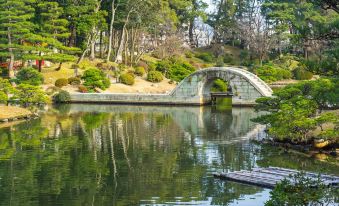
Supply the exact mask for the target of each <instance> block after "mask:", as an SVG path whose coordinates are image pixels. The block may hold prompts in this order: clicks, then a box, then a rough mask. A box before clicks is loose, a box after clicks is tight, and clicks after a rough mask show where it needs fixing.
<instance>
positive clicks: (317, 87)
mask: <svg viewBox="0 0 339 206" xmlns="http://www.w3.org/2000/svg"><path fill="white" fill-rule="evenodd" d="M338 88H339V87H338V79H324V78H322V79H318V80H315V81H305V82H301V83H298V84H294V85H289V86H287V87H285V88H283V89H281V90H279V91H276V92H274V97H263V98H259V99H257V101H256V102H257V105H256V109H257V110H259V111H266V112H269V113H268V114H264V115H262V116H260V117H258V118H256V119H254V121H257V122H259V123H262V124H267V125H268V126H269V129H268V133H269V134H270V135H271V136H272V137H273V138H275V139H276V140H284V141H286V140H288V141H293V142H304V141H308V140H309V139H310V131H313V130H314V129H316V128H317V127H321V125H322V124H324V123H326V122H331V121H334V119H335V118H334V119H333V118H328V117H327V118H325V116H322V115H321V116H317V110H318V109H320V110H321V109H323V108H336V107H338V106H339V105H338V103H339V101H338V100H339V91H338Z"/></svg>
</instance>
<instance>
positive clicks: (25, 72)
mask: <svg viewBox="0 0 339 206" xmlns="http://www.w3.org/2000/svg"><path fill="white" fill-rule="evenodd" d="M16 78H17V80H18V83H19V84H30V85H33V86H39V85H41V84H43V83H44V77H43V76H42V74H41V73H39V72H38V71H37V70H36V69H34V68H23V69H20V71H19V72H18V73H17V75H16Z"/></svg>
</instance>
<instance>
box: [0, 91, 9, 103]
mask: <svg viewBox="0 0 339 206" xmlns="http://www.w3.org/2000/svg"><path fill="white" fill-rule="evenodd" d="M7 101H8V95H7V94H6V93H5V92H3V91H1V90H0V104H1V103H5V104H6V103H7Z"/></svg>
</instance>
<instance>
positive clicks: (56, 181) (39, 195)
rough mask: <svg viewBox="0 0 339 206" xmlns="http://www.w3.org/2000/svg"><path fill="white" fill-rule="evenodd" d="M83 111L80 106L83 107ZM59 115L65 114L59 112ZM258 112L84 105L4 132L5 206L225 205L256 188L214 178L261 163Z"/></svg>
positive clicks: (0, 144) (0, 146) (1, 173)
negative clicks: (254, 120) (255, 139)
mask: <svg viewBox="0 0 339 206" xmlns="http://www.w3.org/2000/svg"><path fill="white" fill-rule="evenodd" d="M82 107H83V108H82ZM60 109H61V111H60ZM253 115H255V113H254V112H253V111H252V110H242V111H236V110H232V111H227V112H226V113H224V112H223V113H218V112H213V113H211V110H209V109H208V108H207V109H201V108H170V107H163V108H160V109H159V108H154V107H124V106H102V105H101V107H96V106H90V105H86V106H81V105H80V106H79V105H75V107H73V106H72V107H71V108H70V107H58V108H51V109H50V110H49V111H48V112H46V114H45V115H44V116H42V118H41V119H38V120H33V121H29V122H26V123H22V124H19V125H17V126H13V127H10V128H5V129H1V130H0V158H1V159H0V195H1V198H0V204H1V205H37V204H41V205H58V204H61V205H136V204H140V201H141V200H143V201H144V202H146V203H159V204H165V203H170V202H172V203H173V202H175V201H177V200H178V199H177V198H179V197H180V201H181V202H191V201H198V200H201V201H207V200H209V199H210V198H211V201H212V202H211V204H218V205H227V204H228V203H230V202H232V201H234V200H235V199H238V198H240V197H241V196H243V195H245V194H255V193H257V192H259V191H261V189H260V188H257V187H252V186H245V185H241V184H237V183H228V182H227V183H226V182H222V181H219V180H215V179H214V178H213V177H212V175H211V172H213V171H216V170H220V169H221V170H225V171H227V170H239V169H248V168H252V167H253V166H255V165H256V158H257V156H256V154H255V151H256V150H257V149H258V148H256V147H257V146H255V145H252V144H249V142H248V141H245V142H243V141H242V142H236V143H227V144H226V143H225V142H228V141H229V140H232V139H237V137H239V136H242V135H245V134H246V133H247V132H248V130H250V129H251V128H252V126H253V124H251V123H249V122H248V121H249V119H250V118H251V117H252V116H253Z"/></svg>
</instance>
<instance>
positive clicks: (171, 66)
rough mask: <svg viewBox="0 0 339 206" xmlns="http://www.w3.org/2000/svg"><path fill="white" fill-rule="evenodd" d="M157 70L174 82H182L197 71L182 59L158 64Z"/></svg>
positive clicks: (167, 60)
mask: <svg viewBox="0 0 339 206" xmlns="http://www.w3.org/2000/svg"><path fill="white" fill-rule="evenodd" d="M156 70H157V71H160V72H162V73H163V74H165V76H166V77H167V78H169V79H171V80H173V81H176V82H180V81H181V80H183V79H184V78H186V77H187V76H189V75H190V74H192V73H193V72H194V71H195V68H194V67H193V66H192V65H191V64H190V63H188V62H187V61H185V60H183V59H180V58H168V59H164V60H162V61H160V62H158V63H157V65H156Z"/></svg>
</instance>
